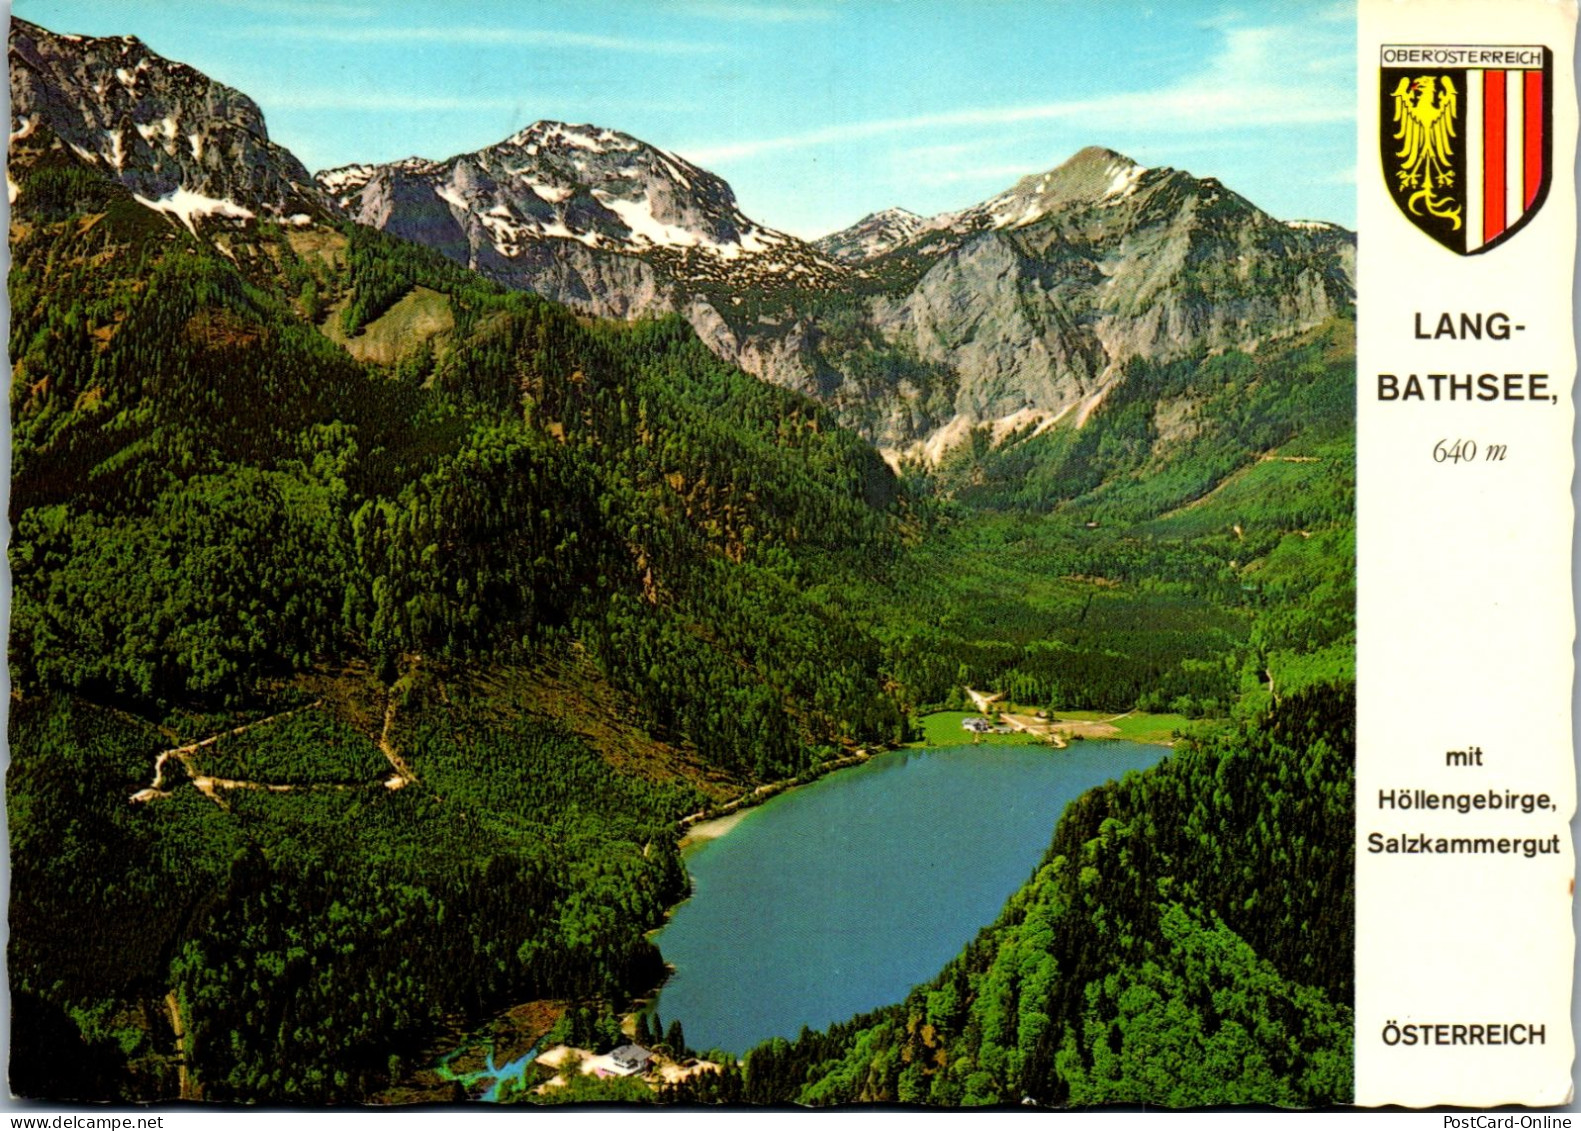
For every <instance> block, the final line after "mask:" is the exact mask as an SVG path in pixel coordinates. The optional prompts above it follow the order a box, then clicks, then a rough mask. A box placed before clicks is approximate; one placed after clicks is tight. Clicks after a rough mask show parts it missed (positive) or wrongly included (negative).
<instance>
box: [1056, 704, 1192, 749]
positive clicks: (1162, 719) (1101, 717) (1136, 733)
mask: <svg viewBox="0 0 1581 1131" xmlns="http://www.w3.org/2000/svg"><path fill="white" fill-rule="evenodd" d="M1054 717H1055V718H1056V719H1071V720H1079V721H1082V722H1104V723H1108V724H1110V725H1111V726H1113V727H1116V728H1117V729H1118V730H1119V731H1120V733H1119V734H1118V735H1116V736H1115V737H1116V738H1123V739H1126V740H1127V741H1129V742H1161V743H1167V742H1170V741H1171V740H1172V739H1173V737H1174V733H1175V731H1177V730H1183V729H1185V728H1186V727H1188V726H1190V725H1192V724H1191V720H1190V719H1188V718H1186V716H1185V715H1152V714H1148V713H1147V712H1146V711H1132V712H1131V713H1130V714H1128V715H1125V716H1124V717H1121V718H1116V717H1115V716H1114V715H1112V714H1108V713H1106V712H1103V711H1056V712H1054Z"/></svg>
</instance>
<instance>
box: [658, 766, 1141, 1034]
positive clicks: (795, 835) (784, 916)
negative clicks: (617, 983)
mask: <svg viewBox="0 0 1581 1131" xmlns="http://www.w3.org/2000/svg"><path fill="white" fill-rule="evenodd" d="M1167 753H1168V751H1167V750H1166V749H1165V748H1163V747H1161V746H1146V745H1142V744H1139V743H1133V742H1118V741H1103V742H1091V741H1089V742H1077V743H1073V744H1072V745H1071V747H1070V748H1069V749H1066V750H1056V749H1051V748H1049V747H1046V746H986V745H985V746H960V747H946V748H939V749H928V750H906V751H897V752H894V753H888V754H881V755H879V756H878V757H876V758H874V759H873V760H872V761H870V762H868V763H866V764H865V765H862V766H859V767H856V768H855V769H850V770H841V771H840V772H838V773H835V774H832V775H830V776H828V777H825V778H822V779H820V780H819V781H816V782H814V783H812V784H811V785H808V786H804V787H802V788H800V789H794V790H791V791H790V792H788V793H785V794H782V795H781V796H779V797H776V798H774V799H773V800H771V801H769V802H767V803H766V804H764V805H762V806H760V807H758V808H757V809H755V810H753V811H751V812H749V813H748V814H747V815H746V816H745V817H744V818H743V819H742V821H741V823H740V824H739V825H737V826H736V827H735V828H734V829H732V830H731V831H730V832H729V833H727V834H726V835H725V836H723V837H720V838H718V839H716V840H711V841H705V842H703V843H702V844H700V845H698V846H697V847H696V848H695V849H694V850H692V851H690V852H689V853H688V854H687V856H686V867H687V870H688V871H689V872H690V873H691V875H692V881H693V895H692V898H691V899H690V900H688V901H687V902H686V903H683V904H682V905H681V906H680V907H678V908H677V909H676V911H675V914H674V917H673V918H672V919H671V921H670V922H669V923H668V924H667V925H666V926H665V928H664V929H663V930H662V931H661V932H660V933H659V934H658V935H657V936H656V940H655V941H656V942H657V943H658V945H659V948H660V949H661V950H662V951H663V953H664V958H665V961H667V962H669V963H670V964H671V965H673V966H674V967H675V973H674V974H673V975H672V976H671V978H670V980H669V981H668V982H666V983H665V985H664V989H663V991H662V992H661V994H660V996H659V1001H658V1006H657V1008H658V1010H659V1013H660V1014H661V1015H662V1019H663V1023H664V1024H665V1025H668V1024H669V1023H670V1022H671V1021H674V1020H677V1019H679V1020H680V1022H681V1024H682V1026H683V1027H684V1028H685V1030H686V1043H687V1044H688V1045H690V1046H692V1047H693V1048H695V1049H698V1050H699V1051H704V1050H708V1049H714V1048H717V1049H723V1050H725V1051H727V1052H733V1053H736V1054H741V1053H744V1052H746V1050H747V1049H749V1048H751V1047H752V1046H753V1045H755V1044H757V1043H758V1042H760V1041H764V1040H767V1039H769V1038H771V1037H776V1036H780V1037H794V1036H795V1035H796V1034H797V1033H798V1032H799V1031H800V1030H801V1027H802V1026H803V1025H807V1026H810V1027H812V1028H814V1029H819V1028H823V1027H825V1026H827V1025H829V1024H830V1023H831V1022H835V1021H844V1020H846V1019H848V1018H850V1017H851V1016H853V1015H854V1014H857V1013H862V1012H865V1011H867V1010H870V1009H874V1008H876V1007H878V1006H881V1005H889V1004H891V1003H894V1002H898V1001H900V1000H901V999H902V998H904V997H905V996H906V993H907V992H908V991H909V990H910V989H911V988H912V987H913V986H914V985H916V984H917V983H919V982H922V981H925V980H927V979H929V978H931V977H932V976H933V975H935V974H937V973H938V972H939V970H940V969H942V968H943V966H944V964H945V963H946V962H948V961H949V960H950V959H951V958H953V957H955V955H956V954H958V953H959V952H960V950H961V948H962V947H963V946H964V945H965V944H966V943H967V942H969V941H970V940H971V939H972V938H973V937H975V936H976V934H977V932H978V931H979V930H981V929H982V928H983V927H985V926H987V925H988V924H989V923H991V922H993V921H994V919H995V918H997V917H998V915H999V911H1000V909H1001V908H1002V907H1003V906H1004V903H1005V900H1006V899H1007V898H1008V897H1009V896H1010V894H1011V893H1012V892H1014V891H1015V890H1016V889H1017V888H1019V887H1020V886H1021V885H1022V884H1024V883H1025V882H1026V880H1027V878H1028V877H1029V876H1030V875H1031V874H1032V870H1033V869H1034V868H1035V867H1036V866H1037V864H1038V862H1039V861H1040V860H1041V859H1042V857H1043V853H1044V852H1045V851H1046V850H1047V848H1048V846H1049V843H1050V842H1051V841H1052V840H1053V836H1054V825H1055V823H1056V822H1057V821H1058V820H1059V816H1060V813H1062V812H1063V811H1064V809H1065V806H1066V805H1068V804H1069V803H1070V802H1071V801H1072V800H1074V799H1075V798H1076V797H1077V796H1079V795H1080V794H1082V793H1085V792H1086V791H1087V790H1089V789H1091V788H1092V787H1093V786H1095V785H1099V784H1101V783H1103V782H1105V781H1110V780H1112V779H1115V778H1118V777H1120V776H1121V775H1123V774H1124V773H1125V772H1126V771H1127V770H1140V769H1145V768H1146V767H1148V766H1151V765H1153V764H1154V763H1156V762H1158V761H1159V760H1160V759H1161V758H1162V757H1163V756H1164V755H1165V754H1167Z"/></svg>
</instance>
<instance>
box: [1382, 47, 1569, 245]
mask: <svg viewBox="0 0 1581 1131" xmlns="http://www.w3.org/2000/svg"><path fill="white" fill-rule="evenodd" d="M1380 64H1381V79H1382V81H1381V83H1380V84H1379V93H1380V97H1379V119H1378V121H1379V133H1378V136H1379V142H1380V143H1381V146H1382V150H1383V172H1384V179H1385V181H1386V182H1387V183H1388V186H1389V194H1390V195H1391V196H1392V197H1393V198H1394V202H1395V204H1396V205H1397V206H1398V207H1399V209H1400V211H1401V212H1402V213H1403V214H1404V215H1405V218H1406V219H1408V220H1409V221H1411V223H1413V224H1415V225H1416V226H1417V227H1418V228H1420V229H1421V230H1422V231H1423V232H1425V233H1426V234H1427V235H1429V236H1431V237H1432V238H1433V239H1435V240H1437V241H1438V242H1439V243H1440V244H1442V245H1443V246H1444V247H1447V248H1448V249H1449V250H1450V251H1453V252H1455V253H1456V254H1458V255H1480V254H1481V253H1482V252H1485V251H1491V250H1492V249H1493V248H1495V247H1498V246H1499V245H1500V244H1501V243H1504V242H1505V241H1506V240H1508V239H1510V238H1511V237H1512V236H1514V235H1515V233H1517V232H1519V231H1520V230H1521V229H1522V228H1523V227H1525V226H1526V225H1527V223H1528V222H1530V220H1531V219H1532V217H1533V216H1535V215H1536V214H1537V212H1538V210H1539V209H1541V208H1542V206H1543V201H1544V199H1545V198H1546V197H1547V195H1548V184H1549V180H1550V178H1551V175H1552V150H1553V137H1552V134H1553V127H1552V123H1553V54H1552V52H1550V51H1549V50H1548V49H1547V48H1545V47H1535V46H1495V45H1483V46H1466V45H1447V44H1446V45H1431V46H1429V45H1390V46H1386V47H1384V48H1383V51H1382V54H1381V58H1380Z"/></svg>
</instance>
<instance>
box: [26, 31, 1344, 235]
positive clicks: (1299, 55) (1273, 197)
mask: <svg viewBox="0 0 1581 1131" xmlns="http://www.w3.org/2000/svg"><path fill="white" fill-rule="evenodd" d="M13 7H14V10H15V13H16V14H17V15H19V16H21V17H23V18H25V19H30V20H34V21H35V22H38V23H41V24H43V25H44V26H46V27H48V28H51V29H52V30H55V31H61V32H75V33H81V34H89V35H122V34H134V35H137V36H139V37H141V38H142V39H143V40H144V41H145V42H146V43H148V45H149V46H150V47H151V48H152V49H153V50H155V51H157V52H159V53H160V54H162V55H165V56H168V57H170V58H173V59H179V60H181V61H183V62H186V63H190V64H191V65H193V66H195V67H197V68H198V69H199V70H202V71H204V72H205V73H207V74H208V75H210V76H211V77H213V78H215V79H218V80H219V81H221V82H225V83H228V84H229V85H231V86H234V87H237V88H239V89H241V90H243V91H244V92H246V93H247V94H249V95H251V96H252V97H253V99H254V100H256V101H257V102H258V104H259V105H260V106H261V107H262V109H263V111H264V114H265V117H266V119H267V121H268V125H269V132H270V136H271V137H273V138H274V139H275V140H276V141H278V142H280V143H281V144H283V145H285V146H287V147H289V148H290V149H291V150H292V151H294V152H295V153H296V155H297V156H298V157H300V158H301V159H302V161H303V162H304V163H305V164H306V165H307V166H308V168H310V169H315V170H316V169H321V168H326V167H329V166H333V165H340V164H346V163H348V162H351V161H388V160H394V159H396V158H400V157H405V156H408V155H410V154H414V153H415V154H420V155H422V156H424V157H434V158H441V157H448V156H451V155H453V154H456V153H461V152H466V151H468V150H473V149H478V148H481V147H483V146H485V145H488V144H490V143H492V142H496V141H499V140H500V139H502V138H504V137H507V136H509V135H510V134H512V133H514V132H515V131H516V130H518V129H520V128H521V127H523V126H525V125H527V124H528V123H530V122H532V121H535V120H537V119H539V118H554V119H560V120H564V121H570V122H592V123H595V124H597V125H601V126H608V127H610V128H613V129H618V130H623V131H624V132H626V133H630V134H634V135H636V136H637V137H640V138H642V139H643V140H645V141H648V142H651V143H653V144H655V145H659V146H662V147H664V148H666V149H671V150H674V151H675V152H678V153H680V154H681V155H682V156H684V157H686V158H688V159H689V160H691V161H693V162H695V163H696V164H699V165H702V166H704V167H705V168H708V169H711V170H713V171H714V172H716V173H718V174H720V175H721V176H723V177H724V178H725V179H726V180H728V181H729V182H730V183H731V185H732V186H733V187H734V188H735V190H736V194H737V196H738V198H739V200H740V203H741V206H742V208H743V210H744V211H746V212H747V214H748V215H750V216H752V217H753V218H754V219H757V220H759V221H761V222H763V223H767V224H770V225H772V226H774V227H779V228H782V229H785V230H787V231H790V232H794V233H796V234H798V235H802V236H816V235H821V234H823V233H824V232H827V231H831V230H833V229H836V228H839V227H843V226H845V225H846V224H849V223H852V222H853V221H855V220H857V219H859V218H860V217H861V216H863V215H865V214H866V213H868V212H872V211H875V210H877V209H880V208H885V207H889V206H892V205H898V206H901V207H905V208H910V209H911V210H912V211H914V212H919V213H923V214H925V215H928V214H932V213H935V212H939V211H943V210H946V209H953V208H961V207H964V206H966V205H969V204H973V203H976V202H977V201H979V200H982V199H984V198H986V197H988V196H991V195H993V194H994V193H996V192H998V191H1000V190H1001V189H1003V188H1006V187H1008V186H1009V185H1010V184H1012V183H1014V182H1015V181H1016V180H1017V179H1018V178H1019V177H1021V176H1024V175H1026V174H1028V173H1032V172H1037V171H1041V170H1043V169H1047V168H1050V167H1052V166H1054V165H1057V164H1058V163H1059V162H1061V161H1063V160H1064V159H1065V158H1066V157H1068V156H1069V155H1070V154H1071V153H1073V152H1075V151H1076V150H1077V149H1080V148H1081V147H1082V146H1084V145H1093V144H1096V145H1107V146H1109V147H1110V148H1113V149H1117V150H1119V151H1121V152H1122V153H1126V154H1128V155H1129V156H1131V157H1134V158H1135V159H1137V160H1138V161H1141V162H1143V163H1144V164H1148V165H1172V166H1175V167H1177V168H1183V169H1189V170H1190V171H1191V172H1193V173H1196V174H1197V175H1199V176H1216V177H1218V178H1220V179H1221V180H1223V181H1224V182H1225V183H1226V184H1228V185H1229V186H1230V187H1231V188H1233V189H1235V190H1237V191H1238V192H1240V193H1242V194H1243V195H1245V196H1247V197H1249V198H1250V199H1251V200H1252V201H1253V202H1255V203H1257V204H1258V205H1260V206H1261V207H1263V208H1265V209H1267V210H1268V211H1270V212H1272V213H1273V214H1274V215H1276V216H1278V217H1280V218H1282V219H1301V218H1307V219H1325V220H1334V221H1337V222H1339V223H1342V224H1345V225H1347V226H1353V225H1354V222H1355V94H1354V83H1355V80H1354V73H1355V32H1354V6H1353V4H1352V3H1350V2H1349V0H1339V2H1336V0H1274V2H1267V0H1259V2H1252V0H1246V2H1245V3H1242V4H1234V3H1225V2H1214V3H1209V2H1191V0H1177V2H1174V3H1165V2H1163V0H1160V2H1158V3H1146V2H1130V0H1125V2H1121V0H1110V2H1101V0H1085V2H1074V0H1070V2H1065V0H761V2H756V0H579V2H577V3H564V2H560V0H527V2H524V0H465V2H463V0H203V2H202V3H196V2H193V3H180V2H171V0H157V2H156V0H15V3H14V5H13Z"/></svg>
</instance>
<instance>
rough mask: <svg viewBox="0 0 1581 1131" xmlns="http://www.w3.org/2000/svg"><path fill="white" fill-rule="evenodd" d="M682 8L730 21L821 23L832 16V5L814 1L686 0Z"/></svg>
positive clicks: (694, 13)
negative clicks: (741, 0) (774, 2)
mask: <svg viewBox="0 0 1581 1131" xmlns="http://www.w3.org/2000/svg"><path fill="white" fill-rule="evenodd" d="M681 7H682V10H683V11H685V12H686V13H687V14H688V15H693V16H701V17H703V18H705V19H710V20H724V21H727V22H729V23H757V24H792V23H796V24H800V23H822V22H823V21H825V20H830V19H833V18H834V10H833V9H832V8H822V7H818V6H817V5H814V4H800V5H792V4H749V3H742V2H740V0H689V2H688V3H685V4H683V5H682V6H681Z"/></svg>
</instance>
